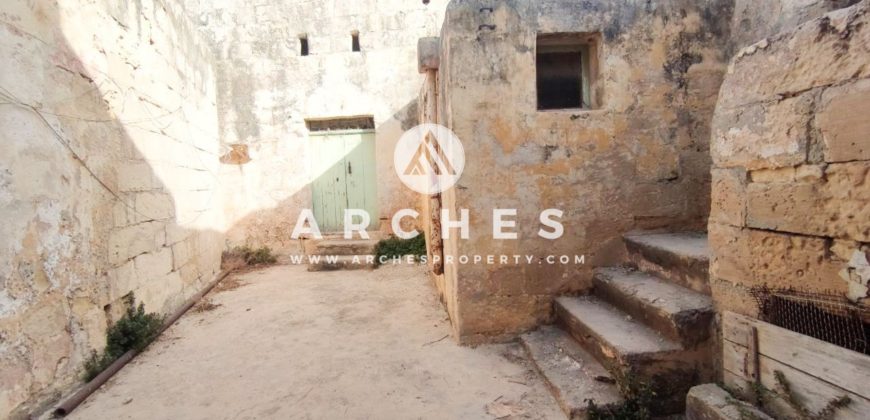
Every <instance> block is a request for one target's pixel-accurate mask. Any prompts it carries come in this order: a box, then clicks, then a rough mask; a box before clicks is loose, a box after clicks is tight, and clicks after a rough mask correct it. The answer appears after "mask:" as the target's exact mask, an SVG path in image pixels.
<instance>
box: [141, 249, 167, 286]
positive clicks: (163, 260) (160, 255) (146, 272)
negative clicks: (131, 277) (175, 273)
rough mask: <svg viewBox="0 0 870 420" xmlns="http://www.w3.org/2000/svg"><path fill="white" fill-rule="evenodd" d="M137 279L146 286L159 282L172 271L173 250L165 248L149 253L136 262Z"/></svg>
mask: <svg viewBox="0 0 870 420" xmlns="http://www.w3.org/2000/svg"><path fill="white" fill-rule="evenodd" d="M133 262H134V272H135V277H137V278H138V279H140V281H141V282H142V283H143V284H145V283H149V282H153V281H158V280H160V279H161V278H163V277H164V276H166V274H168V273H169V272H170V271H172V249H171V248H167V247H163V248H160V249H159V250H158V251H156V252H149V253H147V254H142V255H140V256H138V257H136V258H135V259H134V260H133Z"/></svg>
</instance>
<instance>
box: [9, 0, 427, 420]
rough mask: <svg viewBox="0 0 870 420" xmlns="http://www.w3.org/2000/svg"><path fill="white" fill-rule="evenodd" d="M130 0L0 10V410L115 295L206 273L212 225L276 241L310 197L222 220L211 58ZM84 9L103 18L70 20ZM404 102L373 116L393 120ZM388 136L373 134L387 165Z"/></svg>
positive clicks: (42, 377)
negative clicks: (389, 114) (85, 26)
mask: <svg viewBox="0 0 870 420" xmlns="http://www.w3.org/2000/svg"><path fill="white" fill-rule="evenodd" d="M145 3H146V5H145V6H144V9H143V6H142V4H140V3H139V2H137V3H136V5H135V6H134V7H135V10H130V9H128V7H131V6H126V5H116V6H106V7H107V10H101V11H105V12H107V15H111V18H112V19H113V20H114V22H112V21H111V20H110V19H109V16H106V15H97V16H95V15H92V14H89V13H93V12H94V11H93V10H68V9H64V8H63V6H41V5H37V6H32V5H30V4H16V5H14V6H9V9H11V10H10V11H9V13H4V14H3V15H2V18H0V51H2V54H3V56H4V57H7V58H8V59H6V58H5V59H4V60H3V64H2V65H0V67H2V68H3V71H2V72H0V88H2V90H0V140H2V141H0V156H2V158H0V211H2V214H3V215H4V216H6V218H7V222H8V223H6V224H4V225H3V227H2V228H0V234H2V237H3V238H4V243H3V245H2V247H0V261H3V264H2V265H0V278H2V282H3V283H2V284H0V331H2V335H0V338H2V341H0V417H7V416H11V417H12V418H17V417H26V416H27V415H29V414H30V413H33V412H38V411H41V410H42V409H45V408H47V406H48V405H49V404H51V403H53V402H55V401H57V400H58V399H59V398H60V397H61V395H62V393H64V392H65V391H66V390H69V389H70V388H72V387H73V386H74V385H75V384H76V383H78V381H79V374H80V372H81V371H80V369H81V367H82V365H83V363H84V360H85V359H86V358H87V356H88V355H89V353H90V352H91V350H92V349H101V348H103V347H104V346H105V330H106V328H107V327H108V326H109V325H110V323H111V322H113V321H114V320H116V319H117V318H118V317H119V316H120V315H121V314H122V313H123V311H124V309H125V308H124V304H123V299H124V297H125V296H127V295H128V294H130V293H133V294H134V295H135V296H136V298H137V300H138V301H141V302H144V303H145V306H146V308H147V310H149V311H158V312H163V313H169V312H172V311H173V310H174V309H176V308H177V307H179V306H180V305H181V304H182V303H183V302H184V301H185V300H186V299H188V298H189V297H190V296H192V295H193V294H195V293H196V292H198V291H199V290H201V288H202V287H203V286H204V285H205V284H207V283H208V282H209V281H211V280H212V279H213V278H214V277H215V275H216V274H217V273H218V271H219V266H220V255H221V252H222V250H223V249H224V248H225V246H226V245H225V244H226V243H228V242H230V241H229V240H227V239H226V238H227V236H228V235H227V232H234V233H236V234H238V235H244V238H245V239H244V240H245V243H249V244H252V245H268V246H273V247H275V248H277V249H278V250H279V251H281V250H287V248H288V247H289V248H292V246H293V245H294V244H293V243H292V242H291V241H290V234H291V232H292V229H293V226H294V225H295V221H296V217H297V216H298V210H299V209H300V208H301V206H300V203H303V204H304V203H308V202H310V194H311V191H310V189H309V188H308V185H310V184H311V183H310V182H309V183H308V184H306V187H305V188H303V189H301V190H299V191H297V192H295V193H293V194H291V195H290V196H289V197H287V198H284V199H282V200H280V201H277V202H276V203H275V206H274V207H272V208H269V209H264V210H259V211H255V212H253V213H250V214H247V215H245V216H243V217H240V218H239V219H238V220H236V221H227V220H225V215H224V214H223V210H224V209H225V208H226V200H227V199H231V198H232V194H230V193H231V192H230V191H226V189H225V188H222V186H221V183H220V182H219V179H218V178H219V176H220V175H221V174H222V173H223V172H225V171H227V170H228V169H229V170H232V168H227V167H226V166H224V167H221V165H220V163H219V158H220V152H221V151H220V150H219V147H220V142H219V139H218V135H217V126H218V123H217V120H218V115H217V109H216V105H215V101H216V100H215V93H214V75H213V74H212V68H211V67H210V65H209V63H210V60H211V58H210V57H206V56H205V55H204V54H205V53H204V52H203V51H204V50H200V49H198V48H199V46H198V45H197V44H196V42H195V40H193V38H192V37H191V36H190V35H187V38H185V33H193V31H192V30H190V28H187V29H188V30H189V31H188V32H184V30H185V28H183V26H184V25H186V23H185V22H184V21H183V20H182V19H180V18H179V17H178V16H179V15H178V14H176V15H173V14H172V13H173V12H177V10H174V9H172V7H174V6H173V5H172V4H167V3H163V2H162V1H158V2H157V4H153V3H150V2H145ZM6 8H7V6H4V9H6ZM149 12H150V13H151V15H150V17H149V18H145V16H146V15H147V14H148V13H149ZM16 15H17V16H16ZM85 19H88V21H89V22H91V23H93V21H91V20H90V19H104V20H106V22H105V23H106V25H104V26H101V25H91V26H90V27H93V28H101V29H100V32H99V33H96V30H94V31H87V30H84V31H83V30H81V27H82V26H81V25H80V24H81V21H82V20H85ZM131 21H132V22H131ZM122 22H123V23H122ZM161 24H168V25H172V26H173V27H171V28H170V27H161V26H160V25H161ZM175 26H182V28H181V30H179V28H177V27H175ZM65 29H69V30H65ZM171 30H175V31H176V32H175V33H173V34H172V36H169V35H168V34H167V33H164V32H167V31H171ZM115 36H116V37H115ZM149 45H151V46H149ZM137 54H140V55H143V56H144V57H143V56H137ZM148 55H150V56H148ZM200 59H201V60H202V62H199V61H198V60H200ZM140 60H141V61H140ZM175 69H178V70H181V71H176V70H175ZM415 109H416V101H413V102H411V103H409V104H407V105H406V106H405V107H403V108H402V109H401V110H400V111H398V112H397V113H396V114H395V115H394V116H393V118H392V119H390V120H387V121H385V122H383V123H381V124H380V125H379V126H378V127H377V131H378V132H381V131H382V130H383V131H386V132H392V131H394V130H395V129H396V126H399V127H400V128H402V129H405V128H407V127H406V126H407V125H408V124H410V122H411V120H410V119H411V118H416V112H415V111H414V110H415ZM411 125H413V124H411ZM400 132H401V131H400ZM397 140H398V136H396V138H395V139H393V138H391V137H390V138H387V139H386V140H385V141H383V142H382V141H381V139H378V141H379V144H378V149H377V150H378V152H377V154H378V156H379V157H378V158H377V159H387V158H389V159H390V164H389V165H388V166H387V167H389V168H391V167H392V160H391V159H392V148H393V146H394V144H395V141H397ZM384 149H388V150H389V153H388V154H385V153H382V150H384ZM354 151H355V149H350V150H349V151H348V152H349V153H350V154H353V152H354ZM343 158H344V156H335V160H336V162H337V161H339V160H341V159H343ZM328 167H331V166H328ZM381 168H383V165H382V166H381ZM238 170H239V171H240V172H243V171H244V166H239V168H238ZM383 172H385V171H383V170H381V171H379V173H378V174H377V176H378V177H379V178H378V179H380V177H384V176H394V174H393V173H392V171H387V172H389V173H383ZM325 176H327V173H318V174H316V175H315V177H314V179H313V182H319V181H321V180H323V179H324V177H325ZM408 197H414V196H413V195H412V194H410V193H409V194H408ZM399 201H402V200H399ZM409 201H410V200H409ZM380 202H381V203H383V202H384V201H383V200H380ZM390 206H393V205H392V204H391V205H390ZM390 206H386V207H385V206H384V205H380V206H379V207H380V208H379V211H380V212H381V213H382V215H383V212H384V211H388V212H389V213H390V214H391V213H392V211H394V210H395V209H394V208H392V207H390ZM395 206H397V207H406V206H407V207H414V208H416V207H419V206H418V203H416V201H413V202H409V203H398V204H396V205H395ZM373 223H375V224H377V223H378V220H373ZM276 245H277V246H276Z"/></svg>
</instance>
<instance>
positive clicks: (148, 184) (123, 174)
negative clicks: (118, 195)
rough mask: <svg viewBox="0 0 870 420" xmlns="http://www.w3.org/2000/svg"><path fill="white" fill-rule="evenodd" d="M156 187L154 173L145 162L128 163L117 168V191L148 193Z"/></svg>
mask: <svg viewBox="0 0 870 420" xmlns="http://www.w3.org/2000/svg"><path fill="white" fill-rule="evenodd" d="M155 186H156V183H155V180H154V171H153V170H152V169H151V166H150V165H148V163H146V162H129V163H125V164H122V165H120V166H119V167H118V190H119V191H121V192H130V191H149V190H152V189H154V188H155Z"/></svg>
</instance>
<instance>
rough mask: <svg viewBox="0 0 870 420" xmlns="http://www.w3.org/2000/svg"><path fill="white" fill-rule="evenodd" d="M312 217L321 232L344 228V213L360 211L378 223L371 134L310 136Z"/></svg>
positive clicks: (348, 132)
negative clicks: (311, 153) (349, 210)
mask: <svg viewBox="0 0 870 420" xmlns="http://www.w3.org/2000/svg"><path fill="white" fill-rule="evenodd" d="M311 142H312V148H313V151H314V159H315V160H314V164H313V166H314V170H315V179H314V181H313V182H312V194H313V196H312V202H313V205H314V217H315V218H316V219H317V223H318V225H319V226H320V230H321V231H322V232H341V231H343V229H344V210H345V209H363V210H365V211H367V212H368V213H369V216H371V224H370V225H369V227H371V225H374V224H375V223H376V222H377V220H378V214H377V174H376V167H375V135H374V133H373V132H371V131H346V132H338V133H336V132H329V133H325V134H319V133H312V135H311Z"/></svg>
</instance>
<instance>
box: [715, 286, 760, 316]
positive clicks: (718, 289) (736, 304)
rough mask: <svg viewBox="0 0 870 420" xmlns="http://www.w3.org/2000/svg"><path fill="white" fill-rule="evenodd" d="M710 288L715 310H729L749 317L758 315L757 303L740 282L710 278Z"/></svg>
mask: <svg viewBox="0 0 870 420" xmlns="http://www.w3.org/2000/svg"><path fill="white" fill-rule="evenodd" d="M710 290H711V291H712V293H713V295H712V296H713V301H714V302H715V305H716V311H718V312H720V313H721V312H722V311H731V312H736V313H738V314H741V315H746V316H749V317H753V318H757V317H758V305H757V304H756V303H755V298H754V297H752V294H751V293H750V291H749V289H748V288H746V287H744V286H743V285H741V284H740V283H733V282H730V281H728V280H723V279H718V278H711V279H710Z"/></svg>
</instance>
